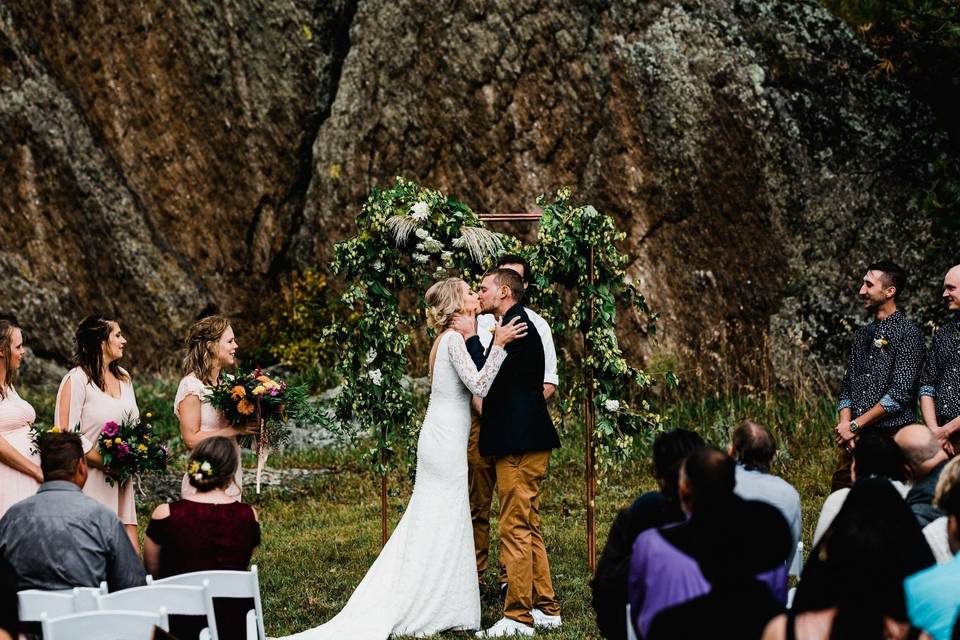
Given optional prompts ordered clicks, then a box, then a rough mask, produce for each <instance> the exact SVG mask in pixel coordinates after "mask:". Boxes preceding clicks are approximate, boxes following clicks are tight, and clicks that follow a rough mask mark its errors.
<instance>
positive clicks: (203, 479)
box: [143, 436, 260, 638]
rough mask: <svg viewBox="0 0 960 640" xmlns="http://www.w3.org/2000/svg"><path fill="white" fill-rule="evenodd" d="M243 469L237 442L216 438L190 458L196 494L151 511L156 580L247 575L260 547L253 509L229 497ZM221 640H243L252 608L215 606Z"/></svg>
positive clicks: (149, 561) (149, 559) (147, 553)
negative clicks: (212, 572) (194, 574)
mask: <svg viewBox="0 0 960 640" xmlns="http://www.w3.org/2000/svg"><path fill="white" fill-rule="evenodd" d="M239 464H240V456H239V451H238V450H237V446H236V440H235V439H234V438H226V437H222V436H212V437H209V438H206V439H204V440H202V441H201V442H199V443H198V444H197V446H196V447H194V448H193V450H192V451H191V452H190V460H189V462H188V463H187V480H188V481H189V482H190V486H191V487H192V488H193V489H194V493H193V494H191V495H190V496H189V497H185V498H183V499H181V500H178V501H176V502H171V503H168V504H161V505H160V506H158V507H157V508H156V509H154V511H153V515H152V516H151V517H150V524H149V525H147V534H146V537H145V538H144V545H143V561H144V563H145V564H146V567H147V571H148V572H150V574H151V575H153V576H155V577H157V578H165V577H167V576H173V575H179V574H181V573H190V572H192V571H210V570H232V571H246V570H247V568H248V566H249V565H250V558H251V557H252V556H253V551H254V549H255V548H256V547H257V545H259V544H260V523H259V522H258V520H257V512H256V511H254V509H253V507H251V506H250V505H248V504H245V503H243V502H238V501H237V500H236V498H235V497H234V496H232V495H230V494H229V492H228V490H229V488H230V487H231V486H233V483H234V481H235V477H236V471H237V466H239ZM214 604H215V608H216V617H217V630H218V632H219V636H220V637H221V638H241V637H243V636H244V631H243V621H244V615H245V613H246V611H248V610H249V609H250V608H252V603H250V604H249V606H248V603H244V602H240V603H236V602H231V600H225V601H220V600H217V601H215V603H214Z"/></svg>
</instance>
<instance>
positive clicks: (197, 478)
mask: <svg viewBox="0 0 960 640" xmlns="http://www.w3.org/2000/svg"><path fill="white" fill-rule="evenodd" d="M239 464H240V454H239V453H238V452H237V447H236V446H235V445H234V443H233V442H231V440H230V439H229V438H224V437H223V436H214V437H212V438H207V439H205V440H203V441H201V442H200V444H198V445H197V446H195V447H194V448H193V451H191V452H190V460H189V461H188V462H187V481H188V482H189V483H190V484H191V486H193V488H194V489H196V490H197V491H199V492H200V493H205V492H207V491H213V490H214V489H226V488H227V487H229V486H230V483H231V482H233V481H234V475H235V474H236V472H237V465H239Z"/></svg>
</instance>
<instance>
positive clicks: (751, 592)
mask: <svg viewBox="0 0 960 640" xmlns="http://www.w3.org/2000/svg"><path fill="white" fill-rule="evenodd" d="M792 536H793V534H792V532H791V531H790V528H789V527H788V526H787V522H786V521H785V520H784V519H783V514H782V512H781V511H780V510H779V509H778V508H777V507H775V506H774V505H772V504H770V503H768V502H764V501H761V500H740V501H734V502H733V504H732V505H731V508H730V510H729V511H727V512H726V513H725V514H723V517H722V518H719V519H718V520H716V521H715V522H713V523H712V526H711V529H710V531H709V534H708V535H690V536H688V537H687V538H686V540H684V547H685V552H686V553H688V554H689V555H690V557H691V558H693V559H694V560H696V561H697V565H698V566H699V567H700V571H701V573H702V574H703V577H704V578H706V580H707V581H708V582H709V583H710V592H709V593H708V594H706V595H703V596H699V597H697V598H694V599H692V600H690V601H688V602H685V603H683V604H680V605H677V606H674V607H671V608H669V609H665V610H664V611H661V612H660V613H659V614H657V616H656V617H655V618H654V619H653V623H652V624H651V625H650V630H649V632H648V633H647V635H646V636H645V637H646V640H658V639H661V638H662V639H663V640H681V639H687V638H689V639H690V640H700V639H701V638H759V637H760V635H761V634H762V633H763V629H764V627H766V626H767V623H768V622H770V620H771V619H772V618H773V617H774V616H776V615H778V614H780V613H781V612H783V603H782V602H780V601H778V600H777V599H776V598H775V597H774V596H773V594H772V593H771V592H770V589H769V588H768V587H767V585H765V584H763V583H762V582H760V581H759V580H757V577H756V576H757V575H758V574H761V573H764V572H767V571H770V570H772V569H774V568H775V567H777V566H778V565H782V564H784V563H785V562H786V560H787V557H788V556H789V555H790V554H791V553H792V551H793V544H792V539H793V538H792Z"/></svg>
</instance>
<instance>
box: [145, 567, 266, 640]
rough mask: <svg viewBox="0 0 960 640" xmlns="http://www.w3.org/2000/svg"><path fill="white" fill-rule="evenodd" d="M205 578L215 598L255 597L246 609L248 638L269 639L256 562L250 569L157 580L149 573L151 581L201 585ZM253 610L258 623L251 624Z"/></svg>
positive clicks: (150, 582) (231, 639)
mask: <svg viewBox="0 0 960 640" xmlns="http://www.w3.org/2000/svg"><path fill="white" fill-rule="evenodd" d="M204 580H206V581H207V587H208V589H209V591H210V597H212V598H253V603H254V609H253V610H251V611H250V612H249V613H247V640H267V632H266V630H265V629H264V626H263V605H262V603H261V601H260V578H259V574H258V573H257V565H252V566H251V567H250V571H194V572H193V573H181V574H180V575H177V576H170V577H169V578H163V579H161V580H154V579H153V577H152V576H147V584H148V585H154V584H156V585H161V584H186V585H192V586H201V585H202V584H203V581H204ZM250 614H254V615H255V616H256V622H255V625H251V624H250ZM251 628H253V629H255V634H254V635H251V631H250V630H251ZM224 640H227V639H226V638H225V639H224ZM229 640H234V639H233V638H230V639H229ZM238 640H239V639H238Z"/></svg>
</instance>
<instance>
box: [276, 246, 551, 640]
mask: <svg viewBox="0 0 960 640" xmlns="http://www.w3.org/2000/svg"><path fill="white" fill-rule="evenodd" d="M507 258H509V260H508V259H507ZM499 264H500V265H504V264H509V265H510V266H513V265H517V266H518V267H519V268H522V269H523V272H524V275H526V276H529V268H527V266H526V263H525V262H523V261H522V260H521V259H520V258H518V257H515V256H509V257H504V258H501V260H500V263H499ZM518 270H519V269H518ZM518 270H514V269H505V268H496V269H492V270H490V271H488V272H487V273H486V274H485V275H484V277H483V280H482V282H481V284H480V288H479V292H474V291H472V290H471V289H470V287H469V286H468V285H467V283H466V282H464V281H463V280H462V279H460V278H447V279H445V280H442V281H440V282H437V283H435V284H434V285H432V286H431V287H430V288H429V289H428V290H427V293H426V296H425V299H426V304H427V307H428V309H427V322H428V324H429V325H430V326H431V327H432V328H434V329H436V330H437V331H438V334H439V335H438V336H437V338H436V340H435V341H434V344H433V348H432V349H431V352H430V375H431V387H430V402H429V404H428V407H427V413H426V416H425V417H424V420H423V425H422V427H421V430H420V437H419V440H418V442H417V461H416V465H417V466H416V479H415V481H414V489H413V493H412V495H411V496H410V502H409V503H408V505H407V508H406V510H405V512H404V514H403V517H402V518H401V519H400V522H399V523H398V524H397V527H396V529H395V530H394V532H393V534H392V535H391V536H390V539H389V540H388V541H387V544H386V545H385V546H384V548H383V550H382V551H381V552H380V555H379V556H378V557H377V559H376V560H375V561H374V563H373V565H372V566H371V567H370V569H369V570H368V572H367V574H366V576H364V578H363V580H362V581H361V582H360V585H359V586H358V587H357V589H356V590H355V591H354V592H353V595H351V596H350V599H349V600H348V601H347V604H346V606H345V607H344V608H343V609H342V610H341V611H340V613H338V614H337V615H336V616H335V617H334V618H333V619H331V620H330V621H329V622H327V623H326V624H324V625H321V626H319V627H315V628H313V629H309V630H307V631H303V632H301V633H298V634H296V635H293V636H288V638H287V639H286V640H327V639H329V640H334V639H336V640H343V639H350V640H385V639H386V638H388V637H389V636H391V635H397V636H399V635H410V636H428V635H432V634H435V633H439V632H441V631H446V630H475V629H479V628H480V588H479V581H478V577H477V570H478V566H479V568H480V569H483V568H485V567H484V566H485V564H486V549H485V548H484V549H482V550H480V549H479V547H480V546H481V545H479V544H478V545H477V546H478V549H477V550H475V548H474V527H473V523H472V522H471V501H470V497H471V496H470V492H469V491H468V475H470V474H468V462H467V449H468V441H469V440H470V436H471V423H472V420H471V413H472V411H471V400H472V398H473V397H474V396H476V397H479V398H481V399H482V400H481V402H480V406H479V409H480V415H479V455H478V454H476V452H475V453H474V455H473V456H471V457H472V458H474V459H475V460H486V462H487V464H488V465H489V466H493V467H494V468H495V472H496V480H495V481H496V483H497V485H498V491H499V498H500V528H499V529H500V562H501V564H502V565H503V567H504V568H505V574H506V576H505V577H506V584H507V587H506V599H505V601H504V609H503V617H502V618H501V619H500V620H499V621H498V622H497V623H495V624H494V625H493V626H492V627H490V628H489V629H486V630H483V631H480V632H479V633H478V634H477V636H479V637H485V638H495V637H508V636H514V635H521V636H529V635H533V633H534V626H535V625H536V626H554V627H555V626H559V624H560V609H559V605H558V604H557V602H556V599H555V594H554V590H553V584H552V580H551V577H550V565H549V561H548V558H547V553H546V548H545V545H544V541H543V536H542V535H541V532H540V484H541V482H542V480H543V478H544V476H545V474H546V470H547V463H548V461H549V458H550V451H551V450H552V449H555V448H557V447H558V446H560V441H559V438H558V437H557V433H556V430H555V429H554V428H553V424H552V422H551V420H550V415H549V413H548V411H547V406H546V399H545V396H546V395H549V392H550V391H551V390H552V387H551V388H549V389H548V387H547V385H545V384H544V381H545V376H544V372H545V362H544V360H545V358H544V343H547V342H549V345H548V350H549V351H550V353H549V354H548V356H549V357H548V358H547V359H548V360H549V359H550V357H552V358H553V360H552V362H551V363H549V364H550V366H552V367H553V368H555V361H556V357H555V354H554V353H553V345H552V340H551V339H550V337H549V329H548V328H547V327H546V323H545V322H543V320H542V319H541V318H540V317H539V316H536V315H535V314H532V312H531V311H530V310H528V309H525V308H524V307H523V305H522V300H523V294H524V279H523V278H521V276H520V275H518ZM479 313H489V314H493V315H494V316H495V317H496V321H495V323H494V324H493V329H494V330H493V331H492V332H491V331H489V330H487V329H485V328H481V329H480V330H479V333H478V328H477V320H476V317H477V315H478V314H479ZM531 315H533V318H534V319H531ZM481 320H483V317H482V316H481ZM484 324H485V323H483V322H481V325H484ZM484 333H486V334H487V335H486V336H483V335H482V334H484ZM541 333H546V334H547V336H546V339H543V336H541ZM484 337H487V338H488V340H483V338H484ZM486 341H488V342H489V346H488V347H485V345H484V342H486ZM551 376H555V373H553V372H551V373H549V374H548V375H547V378H546V380H547V382H548V383H549V384H550V385H555V384H556V378H555V377H551ZM474 422H475V421H474ZM475 426H476V425H475ZM475 435H476V433H475ZM491 458H492V459H493V460H491ZM475 471H476V470H475ZM489 471H490V469H487V475H489ZM473 476H474V477H472V478H470V480H473V481H474V482H473V484H476V476H477V473H474V474H473ZM484 484H485V486H486V487H487V488H486V491H487V495H486V500H487V504H486V505H475V506H478V507H480V508H479V509H478V510H480V511H482V510H483V509H482V508H483V507H484V506H485V507H486V512H487V514H489V499H490V498H489V494H490V493H491V491H492V481H491V480H490V479H489V478H488V479H487V480H486V481H485V483H484ZM474 497H475V498H476V496H474ZM481 497H482V496H481ZM475 502H476V500H475ZM481 519H483V518H481ZM479 537H480V538H482V539H483V544H484V546H485V545H486V539H485V535H484V532H482V531H481V536H479Z"/></svg>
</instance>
